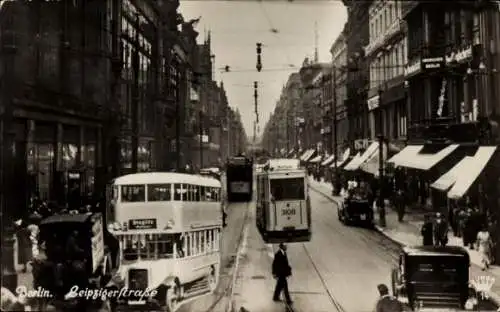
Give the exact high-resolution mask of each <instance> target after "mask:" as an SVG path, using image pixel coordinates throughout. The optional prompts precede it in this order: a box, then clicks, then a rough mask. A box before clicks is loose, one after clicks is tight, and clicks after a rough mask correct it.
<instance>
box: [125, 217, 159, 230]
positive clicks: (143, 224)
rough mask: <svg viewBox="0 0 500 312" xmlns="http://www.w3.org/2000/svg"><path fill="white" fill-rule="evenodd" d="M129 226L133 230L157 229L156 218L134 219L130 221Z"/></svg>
mask: <svg viewBox="0 0 500 312" xmlns="http://www.w3.org/2000/svg"><path fill="white" fill-rule="evenodd" d="M128 227H129V229H131V230H149V229H156V228H157V225H156V219H132V220H129V221H128Z"/></svg>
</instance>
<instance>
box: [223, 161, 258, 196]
mask: <svg viewBox="0 0 500 312" xmlns="http://www.w3.org/2000/svg"><path fill="white" fill-rule="evenodd" d="M226 183H227V199H228V202H230V203H232V202H250V201H252V196H253V161H252V159H250V158H248V157H246V156H244V155H239V156H235V157H231V158H229V159H228V162H227V166H226Z"/></svg>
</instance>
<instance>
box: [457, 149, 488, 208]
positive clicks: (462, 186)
mask: <svg viewBox="0 0 500 312" xmlns="http://www.w3.org/2000/svg"><path fill="white" fill-rule="evenodd" d="M495 150H496V146H481V147H479V149H478V150H477V152H476V154H475V155H474V156H473V157H470V158H471V159H470V160H468V164H467V171H466V172H465V173H463V174H460V175H459V176H458V179H457V181H456V182H455V184H454V185H453V187H452V188H451V190H449V191H448V198H451V199H459V198H462V197H463V196H464V195H465V193H467V191H468V190H469V188H470V187H471V185H472V184H473V183H474V182H475V181H476V179H477V178H478V177H479V175H480V174H481V172H482V171H483V169H484V168H485V167H486V165H487V164H488V162H489V161H490V159H491V157H492V156H493V154H494V153H495Z"/></svg>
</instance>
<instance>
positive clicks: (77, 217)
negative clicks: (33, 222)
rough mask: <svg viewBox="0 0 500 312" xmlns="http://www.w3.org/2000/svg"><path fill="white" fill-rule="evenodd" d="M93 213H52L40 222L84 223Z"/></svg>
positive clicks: (43, 223) (42, 223)
mask: <svg viewBox="0 0 500 312" xmlns="http://www.w3.org/2000/svg"><path fill="white" fill-rule="evenodd" d="M94 215H95V214H91V213H77V214H69V213H66V214H58V215H53V216H50V217H48V218H45V219H43V220H42V222H41V223H40V224H41V225H45V224H54V223H85V222H87V221H88V220H89V219H91V218H92V217H93V216H94Z"/></svg>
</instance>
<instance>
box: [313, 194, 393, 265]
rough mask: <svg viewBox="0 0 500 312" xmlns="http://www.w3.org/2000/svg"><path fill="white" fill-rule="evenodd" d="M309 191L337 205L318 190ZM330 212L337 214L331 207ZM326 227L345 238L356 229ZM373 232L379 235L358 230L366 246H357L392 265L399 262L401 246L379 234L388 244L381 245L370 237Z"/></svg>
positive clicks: (369, 230)
mask: <svg viewBox="0 0 500 312" xmlns="http://www.w3.org/2000/svg"><path fill="white" fill-rule="evenodd" d="M310 189H311V190H313V191H314V192H316V193H317V194H319V195H321V196H322V197H323V198H325V199H327V200H328V201H330V202H332V203H335V205H337V202H336V201H335V200H333V199H332V198H330V197H329V196H328V195H326V194H324V193H323V192H321V191H319V190H318V189H316V188H314V187H310ZM332 210H334V213H337V211H336V209H334V208H333V207H332ZM327 226H328V227H329V228H331V229H332V230H333V231H334V232H336V233H338V234H339V235H342V236H345V237H346V238H348V233H346V231H348V230H349V229H352V230H354V229H356V228H354V227H349V226H345V225H344V227H345V229H344V228H342V229H339V228H338V227H335V226H333V225H331V224H327ZM374 232H375V233H378V234H380V233H379V232H378V231H377V230H375V229H373V230H372V229H366V228H360V231H358V234H360V235H359V237H360V238H361V240H362V241H364V242H365V243H366V245H362V244H359V246H360V247H364V248H366V247H368V248H370V250H371V251H372V252H373V253H374V254H376V255H378V256H380V257H383V258H389V259H390V260H391V262H392V263H397V262H398V260H399V253H400V251H401V245H398V244H396V243H395V242H393V241H391V240H389V239H388V238H386V237H384V236H383V235H382V234H380V235H381V238H382V239H383V240H386V241H387V242H388V244H381V243H380V240H376V239H374V235H372V234H373V233H374Z"/></svg>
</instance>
